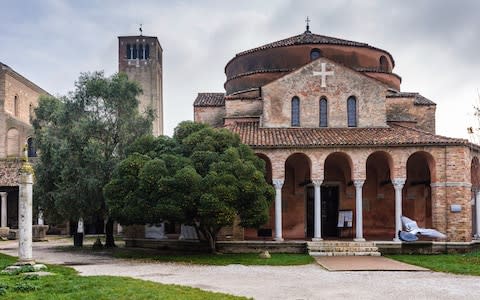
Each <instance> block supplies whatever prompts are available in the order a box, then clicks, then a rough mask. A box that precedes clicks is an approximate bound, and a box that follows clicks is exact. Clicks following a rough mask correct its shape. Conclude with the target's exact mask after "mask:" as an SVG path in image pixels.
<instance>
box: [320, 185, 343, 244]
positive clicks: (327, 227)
mask: <svg viewBox="0 0 480 300" xmlns="http://www.w3.org/2000/svg"><path fill="white" fill-rule="evenodd" d="M321 195H322V237H324V238H332V237H334V238H336V237H338V230H337V222H338V201H339V187H338V186H322V189H321Z"/></svg>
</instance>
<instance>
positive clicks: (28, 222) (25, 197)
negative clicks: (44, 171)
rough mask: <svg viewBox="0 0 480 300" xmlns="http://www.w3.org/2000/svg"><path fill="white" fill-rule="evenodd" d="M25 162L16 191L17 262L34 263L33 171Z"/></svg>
mask: <svg viewBox="0 0 480 300" xmlns="http://www.w3.org/2000/svg"><path fill="white" fill-rule="evenodd" d="M31 168H32V167H31V166H30V165H29V164H28V162H26V163H25V164H24V165H23V166H22V168H21V170H20V181H19V184H18V185H19V193H18V229H19V231H18V233H19V239H18V243H19V245H18V264H34V263H35V262H34V260H33V256H32V214H33V211H32V192H33V190H32V185H33V174H32V173H33V172H32V170H31Z"/></svg>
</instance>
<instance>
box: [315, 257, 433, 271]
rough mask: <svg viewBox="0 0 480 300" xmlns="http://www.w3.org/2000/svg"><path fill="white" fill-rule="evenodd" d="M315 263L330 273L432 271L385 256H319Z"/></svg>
mask: <svg viewBox="0 0 480 300" xmlns="http://www.w3.org/2000/svg"><path fill="white" fill-rule="evenodd" d="M315 261H316V262H317V263H318V264H319V265H321V266H322V267H324V268H325V269H327V270H328V271H430V270H428V269H425V268H422V267H418V266H414V265H410V264H406V263H403V262H399V261H396V260H393V259H390V258H386V257H384V256H317V257H315Z"/></svg>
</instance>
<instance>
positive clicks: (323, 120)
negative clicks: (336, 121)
mask: <svg viewBox="0 0 480 300" xmlns="http://www.w3.org/2000/svg"><path fill="white" fill-rule="evenodd" d="M320 127H328V103H327V99H326V98H322V99H320Z"/></svg>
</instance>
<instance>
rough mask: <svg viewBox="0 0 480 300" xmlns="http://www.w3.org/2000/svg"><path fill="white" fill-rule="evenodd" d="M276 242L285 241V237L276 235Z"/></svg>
mask: <svg viewBox="0 0 480 300" xmlns="http://www.w3.org/2000/svg"><path fill="white" fill-rule="evenodd" d="M273 240H274V241H275V242H283V238H281V237H276V238H274V239H273Z"/></svg>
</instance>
